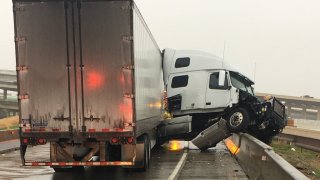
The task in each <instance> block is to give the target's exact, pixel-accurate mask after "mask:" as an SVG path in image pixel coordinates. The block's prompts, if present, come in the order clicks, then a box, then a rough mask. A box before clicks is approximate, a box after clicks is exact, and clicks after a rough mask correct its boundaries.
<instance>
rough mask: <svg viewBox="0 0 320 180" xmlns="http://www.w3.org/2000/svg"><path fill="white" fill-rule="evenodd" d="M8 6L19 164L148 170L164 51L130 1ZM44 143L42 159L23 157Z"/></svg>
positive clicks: (17, 1)
mask: <svg viewBox="0 0 320 180" xmlns="http://www.w3.org/2000/svg"><path fill="white" fill-rule="evenodd" d="M13 10H14V27H15V28H14V30H15V47H16V64H17V78H18V94H19V108H20V139H21V158H22V163H23V165H26V166H51V167H53V168H54V169H55V170H56V171H60V170H66V169H68V170H73V169H78V168H76V167H78V166H109V165H110V166H125V167H134V168H140V169H146V168H148V165H149V160H150V149H151V148H152V147H153V146H154V144H155V139H156V137H155V136H156V127H157V125H158V124H159V123H160V120H161V117H162V116H161V115H162V112H161V99H162V98H161V97H162V96H161V95H162V92H163V82H162V79H163V78H162V76H163V75H162V68H161V67H162V66H161V64H162V56H161V51H160V49H159V47H158V45H157V43H156V41H155V40H154V38H153V36H152V34H151V33H150V31H149V29H148V27H147V25H146V23H145V21H144V20H143V18H142V16H141V14H140V12H139V10H138V9H137V7H136V5H135V3H134V2H133V1H129V0H128V1H109V0H105V1H101V0H92V1H74V0H52V1H44V0H13ZM46 143H49V144H50V157H48V158H49V159H48V160H46V161H41V162H37V161H32V162H31V161H30V160H28V159H26V158H25V154H26V151H27V149H28V146H36V145H42V144H46ZM95 157H99V158H98V159H97V158H95Z"/></svg>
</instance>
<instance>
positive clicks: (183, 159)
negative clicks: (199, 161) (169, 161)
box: [168, 152, 188, 180]
mask: <svg viewBox="0 0 320 180" xmlns="http://www.w3.org/2000/svg"><path fill="white" fill-rule="evenodd" d="M187 155H188V153H186V152H185V153H183V155H182V157H181V159H180V161H179V162H178V164H177V166H176V167H175V168H174V170H173V172H172V173H171V174H170V176H169V178H168V180H175V179H176V178H177V177H178V174H179V172H180V171H181V169H182V168H183V166H184V164H185V162H186V159H187Z"/></svg>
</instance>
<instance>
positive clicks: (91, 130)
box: [88, 129, 96, 132]
mask: <svg viewBox="0 0 320 180" xmlns="http://www.w3.org/2000/svg"><path fill="white" fill-rule="evenodd" d="M88 132H96V129H88Z"/></svg>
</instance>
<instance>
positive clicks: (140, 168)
mask: <svg viewBox="0 0 320 180" xmlns="http://www.w3.org/2000/svg"><path fill="white" fill-rule="evenodd" d="M139 139H140V141H143V144H144V149H143V165H141V166H136V167H134V169H135V170H136V171H142V172H145V171H146V170H147V169H148V168H149V163H150V153H151V152H150V151H151V150H150V149H151V148H150V147H151V146H150V140H149V138H148V136H147V135H143V136H141V137H140V138H139Z"/></svg>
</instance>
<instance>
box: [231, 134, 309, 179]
mask: <svg viewBox="0 0 320 180" xmlns="http://www.w3.org/2000/svg"><path fill="white" fill-rule="evenodd" d="M230 139H231V140H232V141H233V143H234V144H235V145H236V146H237V147H238V148H239V150H238V151H236V153H234V155H235V157H236V159H237V160H238V162H239V163H240V165H241V167H242V168H243V170H244V172H245V173H246V174H247V175H248V176H249V178H250V179H281V180H285V179H299V180H302V179H308V178H307V177H306V176H305V175H304V174H302V173H301V172H300V171H298V170H297V169H296V168H295V167H293V166H292V165H291V164H289V163H288V162H287V161H286V160H284V159H283V158H282V157H280V156H279V155H278V154H276V153H275V152H274V151H273V149H272V148H271V147H270V146H268V145H266V144H264V143H263V142H261V141H259V140H258V139H256V138H254V137H252V136H250V135H248V134H242V133H241V134H233V135H232V136H231V137H230Z"/></svg>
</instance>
